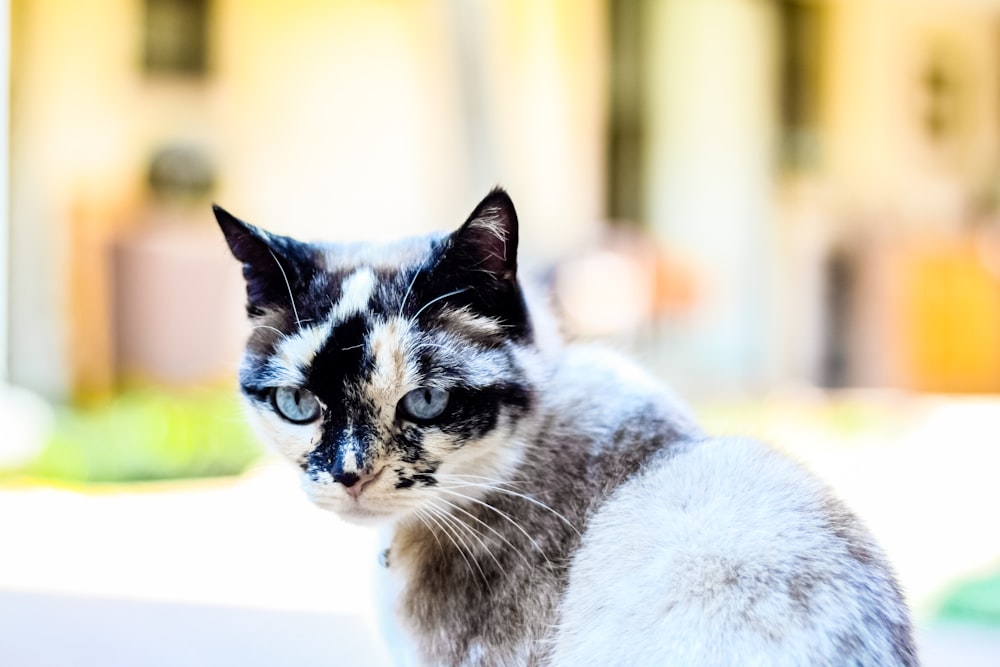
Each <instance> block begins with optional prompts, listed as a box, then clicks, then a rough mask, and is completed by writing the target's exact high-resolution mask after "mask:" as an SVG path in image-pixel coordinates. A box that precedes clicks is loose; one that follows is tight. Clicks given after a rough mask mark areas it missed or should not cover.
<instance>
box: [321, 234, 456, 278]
mask: <svg viewBox="0 0 1000 667" xmlns="http://www.w3.org/2000/svg"><path fill="white" fill-rule="evenodd" d="M445 237H446V234H444V233H437V234H428V235H425V236H416V237H411V238H405V239H399V240H395V241H390V242H384V243H378V242H355V243H325V244H317V245H318V253H317V261H318V263H319V264H320V266H321V268H323V269H324V270H326V271H328V272H330V273H336V274H340V275H344V276H346V275H350V274H352V273H354V272H355V271H356V270H357V269H360V268H363V267H368V268H371V269H373V270H375V271H376V272H378V273H381V274H387V273H393V272H399V271H401V270H406V269H409V268H412V267H414V266H419V265H422V264H424V263H426V262H427V260H428V258H429V257H430V256H431V255H433V254H434V253H435V251H436V250H437V249H438V248H439V247H440V245H441V242H442V240H443V239H444V238H445Z"/></svg>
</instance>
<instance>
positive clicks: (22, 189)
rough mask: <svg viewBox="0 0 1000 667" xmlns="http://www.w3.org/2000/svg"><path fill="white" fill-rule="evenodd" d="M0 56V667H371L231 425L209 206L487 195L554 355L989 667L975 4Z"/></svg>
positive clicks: (344, 223) (617, 17) (357, 605)
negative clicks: (886, 563) (822, 514)
mask: <svg viewBox="0 0 1000 667" xmlns="http://www.w3.org/2000/svg"><path fill="white" fill-rule="evenodd" d="M0 37H2V38H5V40H6V43H7V44H8V46H9V48H8V49H0V59H2V61H0V84H2V85H0V118H2V120H4V121H6V122H3V123H0V128H4V129H5V130H6V132H5V133H4V134H3V136H0V212H2V213H5V215H0V470H2V472H0V662H3V664H10V665H43V664H59V665H66V664H88V665H89V664H101V665H118V664H121V665H125V664H146V665H150V664H157V665H158V664H164V665H167V664H191V665H194V664H205V665H212V664H231V663H232V662H234V661H235V660H237V659H239V660H240V661H242V663H243V664H247V665H251V664H261V665H263V664H274V663H276V662H281V663H293V662H294V663H297V664H304V665H311V664H317V665H319V664H329V665H333V664H342V663H341V662H340V661H341V660H345V659H346V658H345V656H353V657H351V659H352V660H354V661H355V662H354V664H361V665H363V664H372V665H374V664H384V663H383V662H382V661H383V660H384V656H382V655H381V654H380V653H379V648H378V642H377V640H376V639H375V638H374V637H375V636H374V634H373V633H372V631H371V628H370V613H369V612H370V598H371V595H370V592H369V590H368V588H367V586H366V584H365V582H364V581H363V580H359V581H353V582H352V583H351V586H348V587H347V588H346V592H345V589H344V587H343V586H338V585H336V582H334V581H331V580H329V579H324V578H322V577H320V578H317V576H316V568H334V569H337V570H340V571H344V570H342V569H341V568H343V567H345V564H349V565H350V566H351V567H352V570H350V571H366V570H367V569H370V568H371V567H373V565H374V561H373V560H372V559H371V558H369V555H368V554H367V552H366V548H368V547H371V539H372V538H371V536H370V535H369V534H368V533H367V532H365V531H359V530H357V529H353V528H350V527H346V526H343V525H342V524H340V523H338V522H337V521H336V520H335V519H334V518H333V517H330V516H328V515H325V514H322V513H320V512H319V511H318V510H314V509H312V508H310V507H308V506H307V505H306V503H305V501H304V500H303V499H301V498H299V494H298V491H297V489H296V488H295V487H296V482H295V480H294V474H293V473H292V472H291V471H289V470H287V469H285V468H284V467H282V466H280V465H276V464H275V463H273V462H272V459H271V457H270V456H269V455H268V454H266V453H264V452H261V450H260V448H259V447H258V445H257V444H256V442H255V440H254V439H253V437H252V436H251V435H250V434H249V433H248V432H247V430H246V428H245V426H244V425H243V423H242V420H241V416H240V410H239V406H238V402H237V401H236V398H235V388H234V386H235V383H234V379H233V378H234V373H235V367H236V363H237V359H238V355H239V351H240V346H241V344H242V338H243V336H244V334H245V331H244V328H243V327H244V317H243V311H242V303H243V286H242V282H241V276H240V271H239V266H238V264H237V263H236V262H235V261H234V260H232V258H231V257H230V255H229V253H228V251H227V249H226V248H225V244H224V243H223V241H222V239H221V235H220V234H219V233H218V231H217V229H216V227H215V223H214V220H213V219H212V216H211V212H210V209H209V205H210V203H211V202H213V201H216V202H219V203H221V204H222V205H224V206H226V207H227V208H228V209H229V210H231V211H232V212H233V213H235V214H236V215H238V216H240V217H242V218H244V219H246V220H248V221H251V222H253V223H255V224H258V225H261V226H263V227H266V228H268V229H271V230H273V231H276V232H280V233H284V234H290V235H296V236H300V237H303V238H307V239H320V238H322V239H343V240H349V239H360V238H390V237H395V236H399V235H403V234H413V233H420V232H425V231H429V230H433V229H448V228H453V227H455V226H457V225H458V224H459V223H460V222H461V221H462V220H464V219H465V216H466V215H467V214H468V213H469V211H471V209H472V208H473V207H474V205H475V204H476V203H477V202H478V201H479V199H480V198H481V197H482V196H483V195H484V194H485V193H486V192H487V191H488V190H489V189H490V188H492V187H493V186H495V185H497V184H501V185H503V186H504V187H505V188H507V189H508V191H509V192H510V193H511V195H512V197H513V199H514V201H515V203H516V205H517V207H518V212H519V217H520V219H521V253H522V257H523V258H524V260H523V263H524V265H525V266H527V267H529V268H528V269H527V271H528V272H530V273H533V274H534V275H535V277H537V278H538V279H540V280H542V281H543V282H544V283H545V284H547V285H549V286H550V287H551V288H552V293H553V297H554V300H555V302H556V304H557V306H558V307H559V309H560V311H561V313H562V315H563V316H564V319H565V322H566V330H567V333H568V334H569V335H570V336H572V337H574V338H584V339H601V340H605V341H608V342H609V343H610V344H612V345H615V346H618V347H621V348H623V349H625V350H627V351H629V352H630V353H632V354H635V355H638V356H639V357H640V358H641V359H642V360H643V362H644V363H645V364H646V365H647V366H648V367H649V368H650V369H652V370H653V371H655V372H656V373H658V374H659V375H661V376H662V377H663V378H664V379H666V380H668V381H669V382H670V383H671V384H673V385H674V386H675V387H676V388H677V389H678V390H679V391H680V392H681V393H682V394H683V395H685V396H687V397H689V398H690V399H691V400H692V402H693V404H694V408H695V410H696V411H697V412H698V413H699V414H700V415H701V416H702V418H703V419H704V420H705V422H706V423H707V424H708V425H709V428H710V429H711V430H713V431H724V432H743V433H748V434H750V435H756V436H759V437H763V438H766V439H768V440H769V441H771V442H773V443H774V444H775V445H776V446H778V447H780V448H782V449H785V450H787V451H789V452H790V453H792V454H793V455H794V456H796V457H797V458H799V459H801V460H803V461H805V462H806V463H807V464H808V465H809V466H810V467H812V468H813V469H814V470H816V471H817V472H818V473H819V474H820V475H821V476H822V477H824V478H826V479H827V480H829V481H830V483H831V484H832V485H833V486H834V488H835V489H836V490H837V491H838V492H839V493H840V494H841V495H843V496H845V497H846V498H847V499H848V501H849V503H850V504H851V505H853V506H854V507H855V508H856V509H857V510H858V511H859V513H861V514H862V515H863V516H864V517H865V518H866V519H867V520H868V522H869V524H870V525H871V526H872V528H873V529H874V530H875V532H876V534H878V536H879V537H880V539H882V541H883V542H884V544H885V546H886V548H887V550H888V551H889V553H890V556H891V557H892V558H893V560H894V561H895V562H896V564H897V567H898V569H899V574H900V578H901V581H902V583H903V585H904V587H905V588H906V590H907V592H908V594H909V596H910V598H911V600H912V601H913V603H914V606H915V608H916V610H917V612H918V614H919V616H918V618H919V621H920V628H921V630H920V637H921V642H922V644H923V646H924V652H925V661H926V663H927V664H928V665H979V664H983V665H987V664H988V665H996V664H1000V530H998V527H997V519H996V509H997V507H998V506H1000V490H998V488H1000V0H505V1H500V0H492V1H491V0H367V1H363V0H297V1H296V2H279V1H277V0H89V1H88V2H86V3H82V2H74V1H71V0H3V1H2V2H0ZM194 478H198V481H191V480H192V479H194ZM185 480H186V481H185ZM347 543H350V544H347ZM352 559H354V560H352ZM303 563H306V566H305V567H302V564H303ZM293 564H294V566H293ZM354 568H356V569H354ZM361 579H363V578H361ZM222 627H226V628H230V629H229V630H226V631H221V630H220V628H222ZM123 628H125V629H126V630H127V631H125V632H123V631H122V629H123ZM5 634H6V635H7V636H6V637H4V635H5ZM54 636H60V637H62V638H63V639H62V640H61V641H58V642H53V641H51V637H54ZM167 638H172V639H171V641H169V642H166V643H165V641H164V640H165V639H167ZM341 639H342V640H343V641H342V643H341V642H340V640H341ZM152 645H156V646H157V647H158V648H157V651H156V654H155V655H153V656H151V655H150V653H149V647H150V646H152ZM331 645H336V647H337V651H339V652H335V653H328V652H329V651H330V647H331ZM345 647H346V648H345ZM345 651H346V652H345ZM350 651H354V652H355V653H353V654H352V653H350ZM366 661H367V662H366Z"/></svg>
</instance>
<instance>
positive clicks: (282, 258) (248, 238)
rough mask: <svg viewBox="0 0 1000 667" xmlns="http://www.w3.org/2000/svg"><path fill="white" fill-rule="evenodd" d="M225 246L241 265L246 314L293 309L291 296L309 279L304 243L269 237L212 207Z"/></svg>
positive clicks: (222, 210) (282, 237)
mask: <svg viewBox="0 0 1000 667" xmlns="http://www.w3.org/2000/svg"><path fill="white" fill-rule="evenodd" d="M212 212H213V213H215V219H216V220H217V221H218V222H219V227H220V228H221V229H222V233H223V235H224V236H225V237H226V243H227V244H228V245H229V249H230V250H231V251H232V253H233V256H234V257H236V259H238V260H240V261H241V262H243V277H244V278H245V279H246V284H247V312H248V313H249V314H250V315H251V316H254V315H259V314H261V313H262V312H263V309H265V308H267V307H271V306H278V307H283V308H290V309H291V310H292V311H293V312H294V310H295V303H294V302H292V301H291V299H292V294H293V293H297V292H299V291H301V290H302V289H303V288H304V286H305V284H306V282H307V279H308V277H309V276H308V275H307V274H308V270H307V269H306V268H304V267H307V266H308V264H309V262H308V261H307V260H308V252H307V250H306V249H305V247H304V246H303V244H301V243H299V242H298V241H295V240H294V239H291V238H288V237H286V236H276V235H274V234H269V233H267V232H265V231H264V230H262V229H258V228H257V227H254V226H253V225H251V224H249V223H247V222H243V221H242V220H240V219H239V218H237V217H236V216H234V215H233V214H231V213H230V212H229V211H227V210H226V209H224V208H222V207H221V206H218V205H213V206H212Z"/></svg>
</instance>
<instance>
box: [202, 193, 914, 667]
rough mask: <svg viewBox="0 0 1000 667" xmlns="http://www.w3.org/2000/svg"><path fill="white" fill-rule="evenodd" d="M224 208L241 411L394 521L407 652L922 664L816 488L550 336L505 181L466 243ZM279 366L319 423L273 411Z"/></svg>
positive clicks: (894, 608)
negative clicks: (233, 265) (270, 227)
mask: <svg viewBox="0 0 1000 667" xmlns="http://www.w3.org/2000/svg"><path fill="white" fill-rule="evenodd" d="M216 214H217V216H219V220H220V224H221V225H222V227H223V231H224V232H225V233H226V236H227V240H228V241H229V243H230V246H231V247H232V249H233V252H234V254H235V255H236V256H237V257H238V258H239V259H240V260H241V261H243V262H244V274H245V275H246V276H247V280H248V298H249V300H250V303H249V304H248V312H249V313H250V316H251V320H252V322H253V323H254V324H255V325H256V327H257V328H256V329H255V330H254V333H253V334H252V336H251V339H250V341H249V342H248V345H247V351H246V355H245V358H244V363H243V366H242V369H241V385H242V387H243V390H244V396H245V398H246V399H247V403H248V405H249V406H250V415H251V417H252V419H253V420H254V421H255V423H256V424H257V425H258V426H259V428H260V431H261V433H262V435H263V436H264V437H265V439H267V440H270V441H271V442H273V443H274V444H275V446H276V447H277V448H278V449H279V450H280V451H282V452H283V453H284V454H285V455H286V456H288V458H289V459H290V460H292V461H293V462H294V463H295V464H297V465H299V466H300V467H301V469H302V471H303V483H304V485H305V488H306V491H307V493H308V494H309V495H310V497H311V498H312V499H313V500H314V501H315V502H317V503H318V504H319V505H320V506H322V507H326V508H328V509H331V510H333V511H335V512H338V513H339V514H341V515H342V516H344V518H346V519H348V520H354V521H377V522H380V523H381V524H383V525H386V526H388V527H389V534H390V543H389V546H388V548H387V550H386V551H385V552H384V553H383V554H382V562H383V563H384V564H385V567H384V573H385V577H386V580H387V582H388V583H389V584H390V586H395V590H394V592H393V595H392V597H391V599H390V602H389V606H390V609H389V611H390V613H392V614H394V615H395V617H396V621H397V623H396V626H397V627H398V629H399V630H400V631H401V633H402V634H401V635H400V636H397V637H390V638H389V641H390V642H391V643H392V644H393V645H395V646H397V647H398V648H400V649H401V650H400V656H401V662H403V663H405V664H422V665H512V666H513V665H518V666H520V665H559V666H570V665H573V666H584V667H586V666H587V665H594V666H597V665H614V664H621V665H645V664H649V665H654V664H655V665H692V666H695V665H728V664H733V665H737V664H739V665H862V666H868V665H916V664H917V660H916V657H915V653H914V648H913V642H912V638H911V630H910V621H909V616H908V612H907V609H906V606H905V603H904V602H903V599H902V596H901V594H900V592H899V589H898V586H897V584H896V582H895V580H894V578H893V575H892V573H891V571H890V569H889V566H888V564H887V562H886V559H885V556H884V554H883V553H882V552H881V550H880V549H879V547H878V545H877V544H876V543H875V542H874V540H873V539H872V537H871V536H870V535H869V534H868V532H867V531H866V530H865V529H864V528H863V526H862V525H861V524H860V522H859V521H858V519H857V518H856V517H855V516H854V515H853V514H851V513H850V512H849V511H848V510H846V509H845V508H844V507H843V505H842V504H841V503H840V502H839V501H838V500H836V499H835V498H833V497H832V496H831V495H830V493H829V492H828V491H827V490H826V489H825V488H824V487H823V486H822V485H821V484H819V483H818V482H816V481H815V480H814V479H813V478H812V477H810V476H809V475H807V474H806V473H804V472H803V471H802V470H801V469H799V468H798V467H797V466H795V465H793V464H791V463H790V462H788V461H787V460H785V459H783V458H781V457H780V456H778V455H777V454H775V453H774V452H772V451H771V450H769V449H767V448H766V447H764V446H762V445H760V444H759V443H755V442H752V441H743V440H734V439H716V438H710V437H708V436H706V435H705V434H704V433H703V432H702V431H701V430H700V429H699V427H698V426H697V425H696V424H695V422H694V420H693V419H692V417H691V416H690V414H689V413H688V412H687V411H686V409H685V408H683V407H682V406H681V405H680V404H679V403H678V402H677V401H676V400H675V399H674V398H673V397H672V396H671V395H670V394H669V392H668V391H667V390H666V389H664V388H663V387H662V386H660V385H658V384H657V383H656V382H654V381H652V380H651V379H650V378H649V377H648V376H646V375H644V374H643V373H642V372H641V371H639V370H637V369H636V368H635V367H633V366H631V365H630V364H629V363H628V362H626V361H624V360H622V359H620V358H618V357H617V356H615V355H613V354H610V353H607V352H605V351H602V350H599V349H596V348H590V347H586V346H575V345H570V346H563V345H562V344H561V343H559V342H558V341H557V340H555V339H554V338H553V337H552V336H551V332H550V327H549V325H548V324H547V322H548V320H547V319H546V316H545V314H544V313H543V312H542V310H540V309H538V308H537V307H536V306H535V305H534V304H533V302H532V301H531V299H529V298H527V297H526V296H525V294H524V292H523V291H522V289H521V287H520V286H519V285H518V283H517V280H516V277H515V276H516V246H517V220H516V216H515V214H514V212H513V207H512V205H511V204H510V202H509V199H508V198H507V197H506V194H505V193H503V192H502V191H495V192H494V193H492V194H491V195H490V196H489V197H487V199H486V200H484V202H483V203H482V204H480V206H479V207H478V208H477V210H476V212H474V213H473V215H472V216H471V217H470V219H469V220H468V221H467V222H466V223H465V225H463V227H462V228H461V229H460V230H459V231H457V232H455V233H454V234H452V235H449V236H444V235H440V236H432V237H426V238H423V239H414V240H408V241H405V242H401V243H397V244H394V245H391V246H373V245H369V246H359V245H354V246H337V245H324V246H319V245H307V244H299V243H298V242H294V241H292V240H290V239H283V238H282V237H274V236H271V235H268V234H266V233H264V232H261V231H260V230H256V228H253V227H251V226H249V225H245V224H244V223H240V222H239V221H237V220H235V218H232V217H231V216H229V215H228V214H226V213H225V212H224V211H221V209H218V210H217V211H216ZM262 244H263V245H262ZM265 248H266V249H268V251H267V252H265V251H264V250H265ZM271 261H273V262H276V263H278V264H279V266H280V267H281V271H280V272H277V271H275V269H274V266H273V265H270V266H266V265H267V264H268V263H269V262H271ZM278 277H280V278H282V279H283V280H285V282H286V284H285V285H284V286H282V285H275V284H274V283H275V282H276V281H277V280H278ZM282 287H283V289H281V288H282ZM281 384H284V385H286V386H295V387H296V388H301V389H303V390H304V391H305V392H307V393H306V395H308V396H312V395H314V396H315V397H316V400H317V401H319V403H320V404H321V405H322V407H323V411H322V417H321V419H320V420H318V421H317V422H316V423H314V424H289V423H287V420H282V418H281V416H280V414H277V410H276V408H275V406H274V404H273V402H270V401H269V395H270V394H269V392H270V391H271V390H272V389H273V388H274V387H275V386H278V385H281ZM422 387H431V388H434V389H435V390H436V391H446V392H448V393H449V404H448V407H447V409H446V411H445V413H444V414H443V415H441V416H440V417H435V418H434V419H433V420H431V421H429V422H427V423H424V422H423V421H421V420H420V419H417V418H415V417H412V416H410V415H408V414H407V413H406V412H405V411H404V410H403V409H402V408H401V407H400V405H402V398H403V396H405V395H407V393H408V392H412V391H421V388H422ZM373 557H374V556H373Z"/></svg>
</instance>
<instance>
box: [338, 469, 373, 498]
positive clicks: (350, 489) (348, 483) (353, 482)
mask: <svg viewBox="0 0 1000 667" xmlns="http://www.w3.org/2000/svg"><path fill="white" fill-rule="evenodd" d="M380 472H382V471H381V470H380V471H379V473H380ZM379 473H374V474H372V473H366V472H361V473H360V474H359V473H356V472H340V473H337V474H335V475H334V476H333V481H335V482H338V483H340V484H343V485H344V489H346V490H347V493H348V494H350V495H351V496H352V497H353V498H357V497H358V496H360V495H361V492H362V491H364V490H365V487H366V486H368V485H369V484H371V483H372V482H374V481H375V478H376V477H378V475H379Z"/></svg>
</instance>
